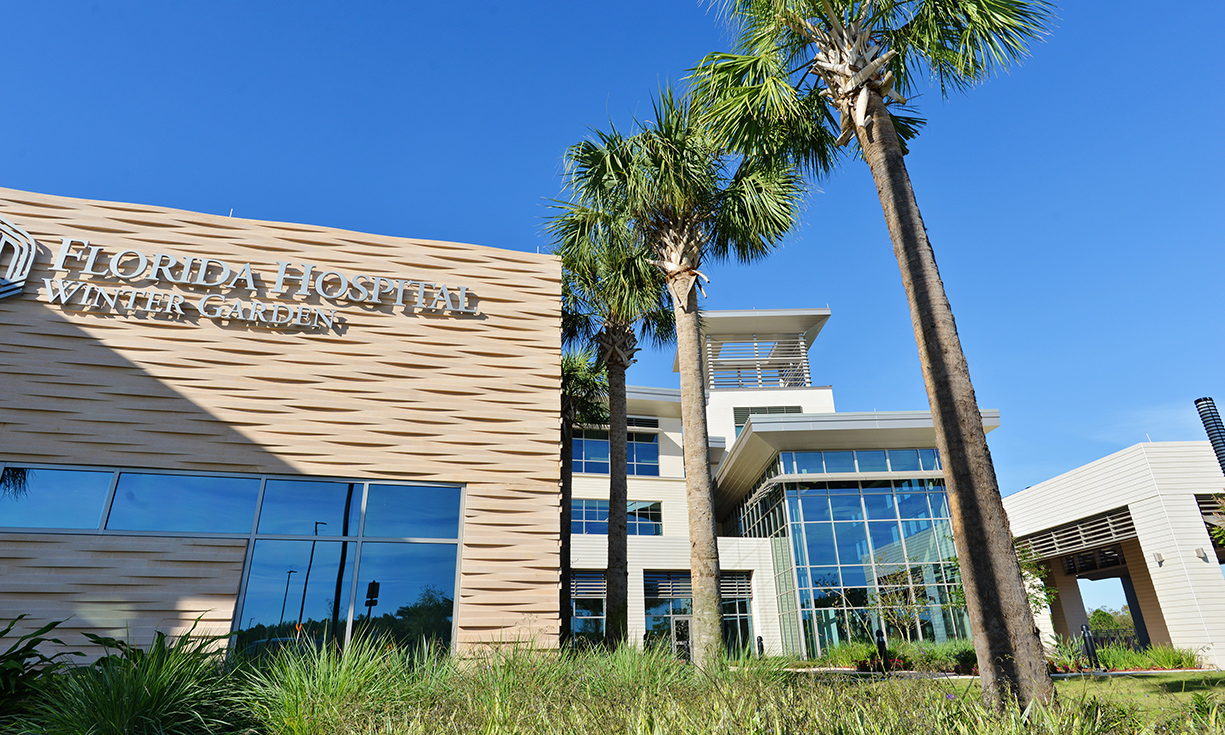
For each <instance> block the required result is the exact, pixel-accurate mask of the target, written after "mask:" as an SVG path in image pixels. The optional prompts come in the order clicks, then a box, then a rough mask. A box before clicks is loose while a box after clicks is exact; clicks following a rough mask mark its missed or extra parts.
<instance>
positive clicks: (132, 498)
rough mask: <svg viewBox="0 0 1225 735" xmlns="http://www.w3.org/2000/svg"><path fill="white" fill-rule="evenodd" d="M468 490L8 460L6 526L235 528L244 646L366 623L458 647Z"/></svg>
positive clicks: (407, 639) (322, 636)
mask: <svg viewBox="0 0 1225 735" xmlns="http://www.w3.org/2000/svg"><path fill="white" fill-rule="evenodd" d="M461 504H462V494H461V489H460V488H459V487H456V486H424V485H398V484H385V483H378V482H369V483H368V482H364V481H363V482H358V481H347V480H340V481H324V480H314V479H302V478H277V477H259V476H234V475H202V474H191V475H187V474H173V473H158V472H149V471H128V470H98V469H58V468H47V467H19V466H7V467H5V468H4V470H3V473H0V528H4V529H6V530H9V531H18V530H28V529H32V528H37V529H41V530H44V531H45V532H51V533H54V532H57V531H58V532H63V533H81V532H92V533H99V534H103V535H119V536H124V535H158V536H183V537H193V538H201V537H204V538H233V539H242V540H245V541H246V543H247V557H246V563H245V570H244V576H243V579H242V583H241V587H240V592H239V597H238V599H239V603H238V608H239V609H238V610H237V611H236V612H237V614H236V615H235V618H234V624H233V629H234V632H235V633H236V645H237V647H238V649H239V650H252V651H257V650H259V649H261V648H264V647H267V646H270V645H280V644H283V643H285V642H288V641H292V640H306V641H310V642H312V643H313V645H315V646H320V645H323V644H324V643H325V642H336V641H343V640H345V639H347V637H348V636H350V635H352V634H353V632H354V631H357V632H362V633H367V634H369V635H371V636H373V637H375V638H378V639H386V640H388V641H395V642H397V643H400V644H408V645H416V644H418V643H421V642H422V641H427V642H430V643H434V644H439V645H443V646H449V645H450V640H451V629H452V619H453V615H454V598H455V578H456V570H457V565H458V550H459V549H458V542H459V534H460V511H461Z"/></svg>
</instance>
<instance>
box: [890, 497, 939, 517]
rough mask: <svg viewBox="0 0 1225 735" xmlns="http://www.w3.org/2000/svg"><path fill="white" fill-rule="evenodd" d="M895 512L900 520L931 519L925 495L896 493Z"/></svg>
mask: <svg viewBox="0 0 1225 735" xmlns="http://www.w3.org/2000/svg"><path fill="white" fill-rule="evenodd" d="M897 510H898V514H899V515H901V517H902V518H931V511H930V510H928V508H927V493H898V496H897Z"/></svg>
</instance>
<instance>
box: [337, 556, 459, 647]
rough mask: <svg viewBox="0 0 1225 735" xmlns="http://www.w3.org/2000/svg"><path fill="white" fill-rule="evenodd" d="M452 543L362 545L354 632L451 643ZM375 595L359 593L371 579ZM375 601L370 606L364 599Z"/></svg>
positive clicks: (407, 641) (411, 642) (406, 641)
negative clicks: (373, 596) (376, 590)
mask: <svg viewBox="0 0 1225 735" xmlns="http://www.w3.org/2000/svg"><path fill="white" fill-rule="evenodd" d="M455 557H456V545H455V544H393V543H365V544H362V561H361V570H360V572H359V576H358V580H357V596H358V600H357V607H356V609H355V610H354V613H353V626H354V631H355V633H356V632H359V631H365V632H368V633H370V634H371V635H373V636H374V637H375V638H378V639H390V640H392V641H395V642H396V643H399V644H402V645H420V644H421V643H422V642H423V641H424V642H429V643H433V644H438V645H441V646H444V647H446V646H449V645H450V644H451V619H452V615H453V614H454V607H455V602H454V601H455V563H456V558H455ZM371 582H377V583H378V597H377V598H370V599H368V598H366V597H364V596H365V595H366V594H367V592H368V591H369V590H370V583H371ZM369 602H374V604H373V605H367V604H366V603H369Z"/></svg>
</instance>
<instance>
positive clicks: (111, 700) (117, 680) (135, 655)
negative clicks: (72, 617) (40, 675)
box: [12, 632, 243, 735]
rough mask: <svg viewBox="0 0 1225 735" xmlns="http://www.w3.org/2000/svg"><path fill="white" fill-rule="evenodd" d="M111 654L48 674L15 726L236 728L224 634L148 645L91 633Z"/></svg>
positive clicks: (189, 734) (193, 734)
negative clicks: (221, 640) (220, 640)
mask: <svg viewBox="0 0 1225 735" xmlns="http://www.w3.org/2000/svg"><path fill="white" fill-rule="evenodd" d="M87 637H88V638H90V640H91V641H93V642H94V643H95V644H98V645H101V646H103V647H104V649H105V650H106V651H107V655H105V656H103V657H102V658H99V659H98V660H97V661H95V662H94V663H93V664H92V665H90V666H83V667H79V668H76V669H71V670H65V671H63V672H61V673H58V674H56V675H54V676H50V677H46V678H44V679H43V680H42V681H41V682H40V683H39V685H38V687H37V690H36V692H35V693H34V695H33V696H32V697H30V699H29V701H28V705H27V711H26V713H25V715H24V717H23V718H22V720H21V721H20V722H19V723H17V725H16V726H15V727H14V728H13V730H12V731H13V732H16V733H21V734H22V735H36V734H37V735H180V734H181V735H205V734H210V735H211V734H212V733H229V732H235V731H236V730H237V729H238V728H239V726H240V725H241V722H242V719H243V718H242V716H241V714H240V713H238V712H237V711H236V705H235V697H234V695H235V689H236V681H235V678H234V676H233V670H232V669H231V668H230V667H227V666H226V665H225V662H224V657H223V654H222V653H221V652H220V651H219V646H218V639H217V638H215V637H201V636H195V635H192V632H188V633H187V634H185V635H182V636H179V637H177V638H173V639H171V638H168V637H167V636H166V634H165V633H162V632H158V633H157V634H156V635H155V636H154V639H153V642H152V644H150V646H149V647H148V648H139V647H136V646H132V645H130V644H127V643H124V642H123V641H119V640H115V639H113V638H102V637H99V636H94V635H88V634H87Z"/></svg>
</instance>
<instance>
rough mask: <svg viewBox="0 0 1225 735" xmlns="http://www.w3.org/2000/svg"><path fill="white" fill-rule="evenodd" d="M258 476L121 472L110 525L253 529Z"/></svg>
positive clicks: (136, 528) (123, 527)
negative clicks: (205, 475)
mask: <svg viewBox="0 0 1225 735" xmlns="http://www.w3.org/2000/svg"><path fill="white" fill-rule="evenodd" d="M258 497H259V480H258V479H256V478H247V477H203V476H200V475H153V474H147V475H146V474H139V473H135V472H122V473H120V475H119V484H118V486H116V488H115V501H114V503H113V505H112V507H111V515H110V518H109V519H108V520H107V522H106V527H107V528H108V529H117V530H121V531H182V532H187V533H192V532H196V533H235V534H238V533H241V534H249V533H251V526H252V524H253V523H254V521H255V502H256V499H257V498H258Z"/></svg>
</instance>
